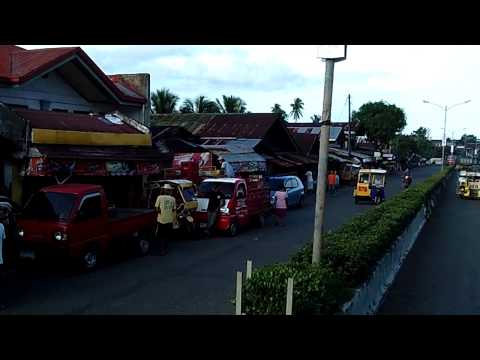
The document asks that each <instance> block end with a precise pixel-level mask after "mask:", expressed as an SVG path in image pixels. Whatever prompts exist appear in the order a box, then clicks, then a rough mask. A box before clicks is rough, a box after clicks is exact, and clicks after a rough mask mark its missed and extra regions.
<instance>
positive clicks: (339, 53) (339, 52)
mask: <svg viewBox="0 0 480 360" xmlns="http://www.w3.org/2000/svg"><path fill="white" fill-rule="evenodd" d="M318 50H319V54H318V57H320V58H322V59H324V60H325V84H324V87H323V112H322V119H321V122H320V146H319V151H318V174H317V192H316V196H317V198H316V201H315V225H314V228H313V249H312V264H318V263H320V255H321V251H322V234H323V222H324V217H325V197H326V190H327V168H328V144H329V140H330V123H331V112H332V92H333V73H334V69H335V62H336V61H342V60H345V59H346V57H347V46H346V45H323V46H320V47H319V48H318ZM320 52H322V54H320Z"/></svg>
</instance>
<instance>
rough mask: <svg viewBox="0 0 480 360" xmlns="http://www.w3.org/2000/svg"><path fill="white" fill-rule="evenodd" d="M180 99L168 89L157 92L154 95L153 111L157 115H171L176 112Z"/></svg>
mask: <svg viewBox="0 0 480 360" xmlns="http://www.w3.org/2000/svg"><path fill="white" fill-rule="evenodd" d="M179 99H180V98H179V97H178V96H177V95H176V94H174V93H172V92H171V91H170V90H168V89H167V88H163V89H161V90H157V91H156V92H154V93H153V94H152V106H153V111H154V112H155V113H156V114H169V113H173V112H176V110H175V108H176V106H177V103H178V100H179Z"/></svg>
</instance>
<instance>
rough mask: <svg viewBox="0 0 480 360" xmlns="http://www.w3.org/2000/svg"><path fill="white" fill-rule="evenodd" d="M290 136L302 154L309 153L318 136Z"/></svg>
mask: <svg viewBox="0 0 480 360" xmlns="http://www.w3.org/2000/svg"><path fill="white" fill-rule="evenodd" d="M292 135H293V138H294V139H295V141H296V142H297V144H298V146H299V147H300V149H301V150H302V152H303V153H304V154H308V153H310V151H311V150H312V146H313V144H314V143H315V141H316V140H317V139H318V135H315V134H299V133H293V134H292Z"/></svg>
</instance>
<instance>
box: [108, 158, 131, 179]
mask: <svg viewBox="0 0 480 360" xmlns="http://www.w3.org/2000/svg"><path fill="white" fill-rule="evenodd" d="M106 166H107V173H108V175H110V176H133V175H135V173H136V166H134V165H133V164H132V163H129V162H125V161H107V162H106Z"/></svg>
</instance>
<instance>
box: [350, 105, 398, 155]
mask: <svg viewBox="0 0 480 360" xmlns="http://www.w3.org/2000/svg"><path fill="white" fill-rule="evenodd" d="M352 119H353V121H355V122H356V123H357V124H358V130H357V134H358V135H366V136H367V138H368V139H369V140H370V141H373V142H374V143H375V145H376V146H385V145H388V144H389V143H390V141H392V140H393V139H394V138H395V136H396V135H397V134H398V133H399V132H401V131H402V130H403V128H404V127H405V126H406V125H407V121H406V116H405V113H404V111H403V110H402V109H400V108H398V107H397V106H395V105H393V104H387V103H386V102H384V101H377V102H368V103H366V104H363V105H362V106H361V107H360V109H358V111H354V112H353V114H352Z"/></svg>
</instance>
